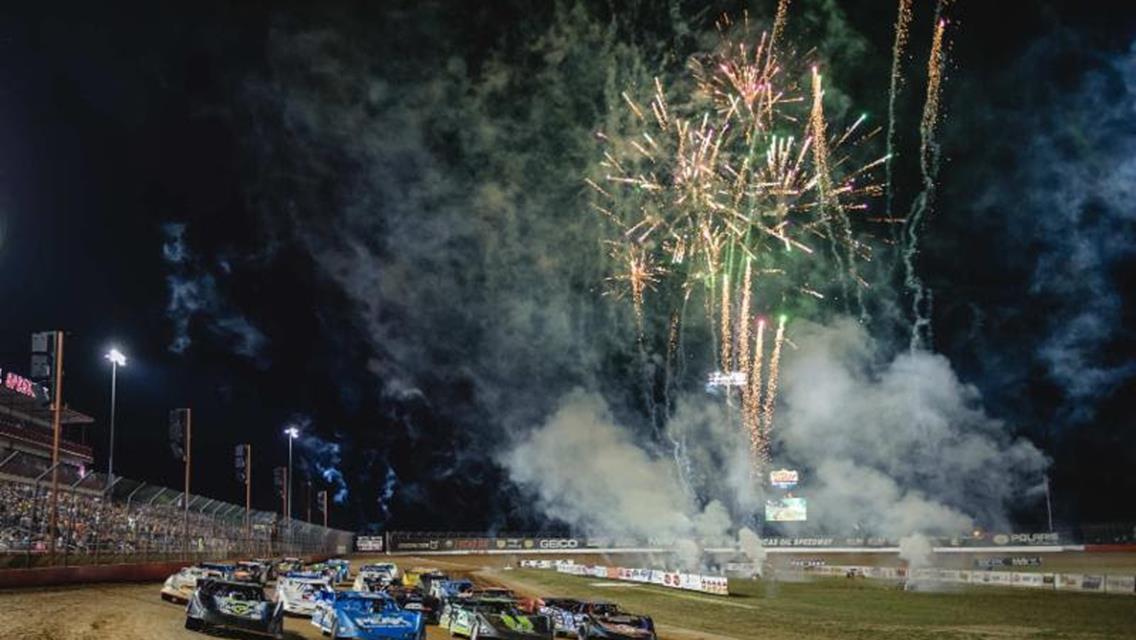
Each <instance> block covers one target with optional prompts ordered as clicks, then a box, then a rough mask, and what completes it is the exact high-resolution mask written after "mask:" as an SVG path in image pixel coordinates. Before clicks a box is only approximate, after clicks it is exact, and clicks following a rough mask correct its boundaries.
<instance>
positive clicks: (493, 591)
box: [469, 587, 517, 600]
mask: <svg viewBox="0 0 1136 640" xmlns="http://www.w3.org/2000/svg"><path fill="white" fill-rule="evenodd" d="M469 597H471V598H506V599H508V600H516V599H517V595H516V594H515V593H513V590H512V589H506V588H504V587H485V588H482V589H474V590H472V591H470V592H469Z"/></svg>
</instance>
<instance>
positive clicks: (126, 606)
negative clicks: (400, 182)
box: [0, 556, 712, 640]
mask: <svg viewBox="0 0 1136 640" xmlns="http://www.w3.org/2000/svg"><path fill="white" fill-rule="evenodd" d="M379 558H382V559H383V560H384V561H386V559H387V557H386V556H381V557H375V559H379ZM351 560H352V565H353V566H356V567H357V566H359V564H361V563H363V562H366V561H367V560H368V559H367V558H352V559H351ZM393 560H394V562H397V563H398V564H399V566H401V567H403V568H408V567H412V566H418V565H427V566H435V567H439V568H441V569H443V570H445V571H450V572H452V573H454V574H469V575H471V576H473V577H475V578H479V582H494V580H493V579H492V578H490V577H489V576H490V575H491V574H489V573H486V572H484V571H483V570H482V569H483V567H487V565H498V566H499V565H500V564H501V563H502V561H501V559H499V558H493V559H490V558H488V557H484V556H482V557H478V558H473V557H471V558H468V559H467V558H461V559H458V558H429V559H426V558H405V557H396V558H393ZM160 587H161V585H160V584H157V583H148V584H123V585H89V586H78V587H60V588H54V589H35V590H16V591H0V640H110V639H113V640H166V639H167V638H170V639H184V640H194V639H196V640H201V639H202V638H205V637H207V636H202V635H201V634H198V633H193V632H190V631H186V630H185V629H184V628H183V626H182V625H183V624H184V623H185V609H184V607H183V606H180V605H175V604H171V603H168V602H165V601H163V600H161V599H160V598H159V597H158V591H159V589H160ZM534 595H535V594H534ZM284 628H285V637H287V638H289V639H290V640H295V639H296V638H321V637H322V636H321V635H320V634H319V631H318V630H317V629H316V628H315V627H313V626H312V625H311V623H310V622H309V620H308V619H307V618H288V619H286V621H285V624H284ZM427 629H428V631H427V638H430V639H431V640H435V639H439V638H449V637H450V636H449V634H448V633H446V632H444V631H442V630H440V629H439V628H438V627H435V626H431V627H428V628H427ZM229 637H234V638H240V637H246V638H255V637H257V636H251V635H247V636H239V635H233V636H229ZM711 637H712V636H709V635H705V634H687V633H683V632H681V631H678V630H674V631H673V632H669V633H665V634H664V638H665V639H669V640H696V639H708V638H711Z"/></svg>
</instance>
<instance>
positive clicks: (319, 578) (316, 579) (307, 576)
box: [276, 571, 335, 616]
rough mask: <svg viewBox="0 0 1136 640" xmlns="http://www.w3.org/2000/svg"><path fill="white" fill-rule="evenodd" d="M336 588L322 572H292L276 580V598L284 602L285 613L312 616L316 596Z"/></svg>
mask: <svg viewBox="0 0 1136 640" xmlns="http://www.w3.org/2000/svg"><path fill="white" fill-rule="evenodd" d="M325 591H331V592H334V591H335V590H334V589H332V587H331V581H330V580H329V579H328V577H327V576H326V575H324V574H322V573H306V572H296V571H294V572H291V573H286V574H284V575H283V576H281V577H280V578H279V579H278V580H277V581H276V599H277V600H278V601H279V602H280V603H282V604H283V606H284V613H288V614H292V615H297V616H310V615H312V613H313V612H314V611H315V608H316V598H317V596H318V595H319V594H320V593H321V592H325Z"/></svg>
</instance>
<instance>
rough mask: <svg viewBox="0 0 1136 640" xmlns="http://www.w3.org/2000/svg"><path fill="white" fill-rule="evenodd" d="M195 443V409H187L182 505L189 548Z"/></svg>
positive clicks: (187, 547)
mask: <svg viewBox="0 0 1136 640" xmlns="http://www.w3.org/2000/svg"><path fill="white" fill-rule="evenodd" d="M192 444H193V409H186V410H185V495H184V496H183V498H182V505H183V506H184V507H185V515H184V518H185V522H184V525H183V526H184V527H185V546H186V550H187V551H188V550H189V470H190V466H191V462H192V460H193V453H192V450H191V448H190V447H191V445H192Z"/></svg>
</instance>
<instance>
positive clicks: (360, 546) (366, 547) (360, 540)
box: [355, 536, 383, 551]
mask: <svg viewBox="0 0 1136 640" xmlns="http://www.w3.org/2000/svg"><path fill="white" fill-rule="evenodd" d="M355 550H356V551H382V550H383V537H382V536H355Z"/></svg>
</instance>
